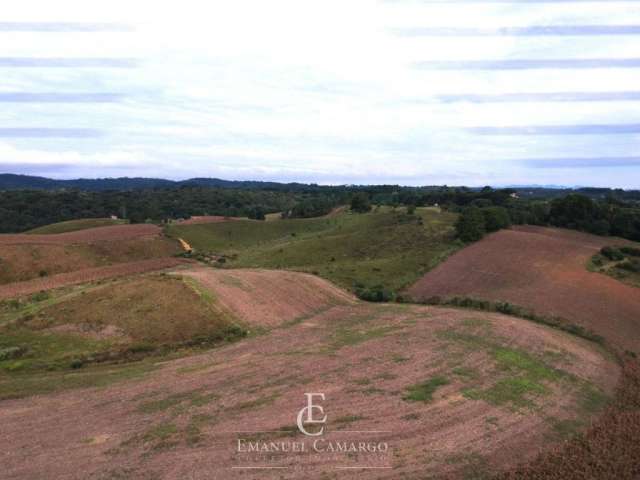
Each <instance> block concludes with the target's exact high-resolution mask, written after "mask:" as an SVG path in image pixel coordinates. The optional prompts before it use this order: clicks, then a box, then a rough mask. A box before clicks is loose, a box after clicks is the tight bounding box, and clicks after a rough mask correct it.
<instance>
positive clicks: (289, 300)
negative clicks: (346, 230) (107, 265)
mask: <svg viewBox="0 0 640 480" xmlns="http://www.w3.org/2000/svg"><path fill="white" fill-rule="evenodd" d="M180 275H184V276H188V277H191V278H194V279H196V280H198V282H200V284H201V285H202V286H204V287H206V288H207V289H209V290H210V291H211V292H212V293H213V295H214V297H215V299H216V300H217V301H218V302H219V303H220V305H221V306H223V307H225V308H227V309H228V310H230V312H231V313H233V314H234V315H235V316H236V317H237V318H239V319H241V320H243V321H244V322H246V323H248V324H251V325H255V326H261V327H275V326H278V325H282V324H284V323H287V322H292V321H295V320H298V319H301V318H303V317H309V316H312V315H314V314H317V313H318V312H321V311H323V310H326V309H327V308H330V307H333V306H335V305H348V304H355V298H354V297H353V296H352V295H350V294H348V293H346V292H345V291H344V290H342V289H340V288H338V287H336V286H335V285H333V284H331V283H330V282H328V281H326V280H323V279H321V278H319V277H316V276H314V275H309V274H307V273H299V272H289V271H282V270H281V271H276V270H249V269H247V270H221V269H213V268H206V267H196V268H192V269H187V270H180Z"/></svg>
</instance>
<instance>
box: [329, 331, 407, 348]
mask: <svg viewBox="0 0 640 480" xmlns="http://www.w3.org/2000/svg"><path fill="white" fill-rule="evenodd" d="M400 328H402V327H398V326H395V325H389V326H379V327H370V328H349V327H339V328H337V329H336V331H335V332H334V333H333V334H332V335H331V337H330V343H329V350H330V351H336V350H339V349H341V348H343V347H348V346H353V345H358V344H360V343H363V342H367V341H369V340H373V339H376V338H381V337H384V336H386V335H388V334H389V333H391V332H394V331H397V330H398V329H400Z"/></svg>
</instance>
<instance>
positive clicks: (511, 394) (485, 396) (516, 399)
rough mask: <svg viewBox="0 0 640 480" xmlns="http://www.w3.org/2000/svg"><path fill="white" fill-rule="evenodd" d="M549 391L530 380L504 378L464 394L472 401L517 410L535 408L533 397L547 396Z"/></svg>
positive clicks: (463, 392)
mask: <svg viewBox="0 0 640 480" xmlns="http://www.w3.org/2000/svg"><path fill="white" fill-rule="evenodd" d="M548 393H549V390H548V389H547V387H545V386H544V385H542V384H541V383H538V382H535V381H532V380H531V379H529V378H517V377H516V378H514V377H510V378H503V379H502V380H498V381H497V382H496V383H495V384H494V385H493V386H491V387H489V388H487V389H484V390H478V389H464V390H463V391H462V394H463V395H464V396H465V397H466V398H469V399H471V400H484V401H486V402H488V403H490V404H492V405H497V406H504V405H511V406H514V407H516V408H522V407H533V405H534V403H533V402H532V401H531V400H530V399H529V397H530V396H531V395H545V394H548Z"/></svg>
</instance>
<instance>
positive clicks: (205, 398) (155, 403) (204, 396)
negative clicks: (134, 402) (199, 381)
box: [138, 389, 219, 413]
mask: <svg viewBox="0 0 640 480" xmlns="http://www.w3.org/2000/svg"><path fill="white" fill-rule="evenodd" d="M218 398H219V397H218V395H216V394H215V393H206V392H204V391H203V390H202V389H196V390H192V391H189V392H182V393H175V394H172V395H169V396H167V397H165V398H161V399H158V400H148V401H146V402H143V403H141V404H140V405H139V406H138V411H139V412H140V413H157V412H164V411H166V410H169V409H171V408H174V407H178V406H184V405H190V406H193V407H202V406H204V405H207V404H209V403H211V402H213V401H215V400H217V399H218Z"/></svg>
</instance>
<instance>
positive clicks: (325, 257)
mask: <svg viewBox="0 0 640 480" xmlns="http://www.w3.org/2000/svg"><path fill="white" fill-rule="evenodd" d="M455 218H456V215H455V214H452V213H447V212H441V211H440V210H438V209H431V208H418V209H416V211H415V214H414V215H408V214H407V213H406V212H405V211H404V209H398V210H396V211H394V210H391V209H388V208H380V209H378V211H377V212H372V213H367V214H349V213H348V212H341V213H339V214H337V215H335V216H331V217H323V218H311V219H294V220H283V221H279V222H249V221H237V222H228V223H218V224H208V225H189V226H171V227H169V228H168V232H169V234H170V235H171V236H173V237H180V238H184V239H185V240H187V241H188V242H189V243H190V244H191V245H193V246H194V247H195V248H196V250H198V251H206V252H212V253H214V254H216V255H224V256H225V257H226V258H227V262H226V263H225V266H226V267H227V268H233V267H259V268H276V269H293V270H300V271H305V272H309V273H315V274H318V275H320V276H322V277H324V278H326V279H328V280H331V281H333V282H335V283H337V284H338V285H341V286H342V287H345V288H347V289H349V290H352V291H354V292H360V293H361V295H362V296H363V298H366V299H370V300H376V299H391V298H392V296H393V294H394V293H395V292H397V291H399V290H400V289H402V288H403V287H405V286H407V285H409V284H410V283H411V282H413V281H415V280H416V279H417V278H419V276H420V275H421V274H423V273H424V272H426V271H428V270H430V269H431V268H433V267H434V266H435V265H437V264H438V263H440V262H441V261H442V260H443V259H444V258H446V257H447V256H448V255H450V254H451V253H453V252H454V251H455V250H456V249H458V248H460V246H461V244H460V243H458V242H457V241H456V240H454V238H453V236H454V231H453V223H454V222H455Z"/></svg>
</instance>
